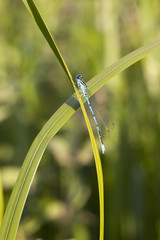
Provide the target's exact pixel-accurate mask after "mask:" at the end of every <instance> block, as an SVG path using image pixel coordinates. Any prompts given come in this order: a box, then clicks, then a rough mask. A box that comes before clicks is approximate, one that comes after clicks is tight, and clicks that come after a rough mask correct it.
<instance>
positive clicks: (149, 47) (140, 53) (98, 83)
mask: <svg viewBox="0 0 160 240" xmlns="http://www.w3.org/2000/svg"><path fill="white" fill-rule="evenodd" d="M158 49H160V39H158V40H155V41H153V42H150V43H148V44H146V45H144V46H143V47H141V48H138V49H137V50H135V51H133V52H131V53H129V54H128V55H126V56H124V57H122V58H121V59H119V60H118V61H117V62H115V63H114V64H112V65H111V66H110V67H108V68H106V69H105V70H103V71H102V72H100V73H99V74H97V75H96V76H95V77H93V78H92V79H91V80H90V81H89V82H88V83H87V85H88V87H89V91H90V92H91V95H93V94H94V93H95V92H96V91H97V90H99V89H100V88H101V87H103V86H104V84H106V83H107V82H108V81H109V80H110V79H111V78H113V77H114V76H116V75H117V74H118V73H120V72H122V71H123V70H125V69H127V68H128V67H129V66H131V65H133V64H134V63H136V62H138V61H139V60H141V59H142V58H144V57H145V56H147V55H148V54H150V53H152V52H153V51H155V50H158Z"/></svg>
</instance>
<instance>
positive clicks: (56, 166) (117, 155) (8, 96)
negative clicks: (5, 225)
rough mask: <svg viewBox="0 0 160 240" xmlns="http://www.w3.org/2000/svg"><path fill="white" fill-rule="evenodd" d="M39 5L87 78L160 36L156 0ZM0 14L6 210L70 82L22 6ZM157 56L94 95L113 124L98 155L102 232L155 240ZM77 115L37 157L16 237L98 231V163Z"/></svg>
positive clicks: (60, 0) (81, 235)
mask: <svg viewBox="0 0 160 240" xmlns="http://www.w3.org/2000/svg"><path fill="white" fill-rule="evenodd" d="M36 3H37V5H38V6H39V9H40V11H41V12H42V15H43V17H44V19H45V20H46V23H47V25H48V26H49V28H50V29H51V32H53V34H54V37H55V40H56V42H57V44H58V46H59V48H60V50H61V52H62V54H63V57H64V59H65V61H66V62H67V64H68V66H69V69H70V70H71V72H72V74H73V76H75V75H76V74H79V73H81V74H83V75H84V79H85V80H88V79H90V78H91V77H93V76H94V75H95V74H97V73H99V72H100V71H101V70H103V69H104V68H106V67H107V66H109V65H110V64H112V63H113V62H114V61H116V60H117V59H119V58H120V57H122V56H124V55H126V54H128V53H129V52H131V51H133V50H134V49H136V48H138V47H140V46H142V45H143V44H145V43H148V42H149V41H152V40H155V39H157V38H158V37H159V35H160V33H159V32H160V14H159V9H160V2H159V1H158V0H154V1H153V0H139V1H138V0H137V1H134V0H130V1H128V0H122V1H120V0H119V1H118V0H114V1H111V0H109V1H105V0H101V1H98V0H94V1H89V0H87V1H71V0H57V1H50V0H45V2H44V1H42V0H39V1H36ZM0 14H1V21H0V166H1V173H2V184H3V190H4V201H5V207H6V205H7V202H8V199H9V196H10V193H11V190H12V188H13V186H14V183H15V180H16V177H17V175H18V173H19V170H20V167H21V165H22V162H23V160H24V158H25V156H26V153H27V151H28V149H29V147H30V145H31V143H32V141H33V140H34V138H35V137H36V135H37V134H38V132H39V131H40V129H41V127H42V126H43V125H44V123H45V122H46V121H47V119H48V118H49V117H50V116H51V115H52V114H53V113H54V112H55V111H56V109H58V107H59V106H61V104H62V103H63V102H64V101H65V100H66V99H67V98H68V97H70V95H71V94H72V93H73V89H72V86H71V84H70V82H69V81H68V79H66V76H65V73H64V72H63V69H62V68H61V66H60V65H59V63H58V62H57V60H56V58H55V57H54V55H53V53H52V51H51V50H50V48H49V46H48V44H47V43H46V41H45V39H44V38H43V36H42V34H41V33H40V31H39V30H38V28H37V26H36V25H35V23H34V21H33V19H32V18H31V17H30V16H29V14H28V12H27V11H26V9H25V7H24V5H23V3H22V2H21V1H18V0H16V1H12V0H5V1H1V2H0ZM159 62H160V57H159V52H157V53H154V54H152V55H150V56H149V57H147V58H145V59H144V60H143V61H141V62H139V63H137V64H135V65H133V66H132V67H130V68H129V69H127V70H126V71H124V72H123V74H120V75H119V76H118V77H116V78H114V79H112V80H111V81H110V82H109V83H108V84H107V85H106V86H105V88H103V89H102V90H100V92H99V93H98V94H97V96H96V98H97V102H99V104H100V105H102V107H103V108H104V109H106V110H107V111H108V112H109V114H110V116H111V117H112V119H113V120H114V122H115V128H114V129H113V130H112V131H111V133H110V135H109V136H108V137H107V138H106V139H105V145H106V148H107V153H106V155H105V156H102V165H103V171H104V182H105V186H104V187H105V239H110V240H117V239H118V240H120V239H123V240H128V239H160V204H159V202H160V164H159V160H160V111H159V108H160V81H159V77H160V72H159V66H160V65H159ZM67 81H68V84H67ZM64 84H65V87H64ZM75 115H76V116H75V117H72V119H70V121H69V122H68V123H67V124H66V125H65V126H64V127H63V129H62V130H61V131H60V132H59V133H57V135H56V136H55V137H54V138H53V140H52V141H51V143H50V144H49V146H48V148H47V151H46V152H45V154H44V156H43V159H42V162H41V164H40V166H39V169H38V171H37V174H36V176H35V179H34V182H33V185H32V188H31V191H30V194H29V197H28V199H27V202H26V205H25V208H24V212H23V216H22V220H21V224H20V227H19V231H18V234H17V240H20V239H21V240H26V239H27V240H34V239H38V238H39V239H44V240H45V239H47V240H48V239H70V238H75V239H78V240H79V239H85V240H88V239H92V240H94V239H97V238H98V232H99V229H98V222H99V212H98V211H99V210H98V209H99V208H98V189H97V178H96V170H95V165H94V161H93V156H92V150H91V145H90V141H89V137H88V133H87V130H86V126H85V123H84V122H83V121H82V119H81V117H80V116H78V115H80V114H77V113H76V114H75ZM97 141H98V139H97Z"/></svg>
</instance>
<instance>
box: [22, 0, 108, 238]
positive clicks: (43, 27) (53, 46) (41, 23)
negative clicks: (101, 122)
mask: <svg viewBox="0 0 160 240" xmlns="http://www.w3.org/2000/svg"><path fill="white" fill-rule="evenodd" d="M26 1H27V3H28V6H27V9H28V7H29V12H31V13H32V14H31V15H32V16H33V17H34V19H35V21H36V23H37V25H38V27H39V29H40V30H41V32H42V33H43V35H44V37H45V38H46V40H47V42H48V43H49V45H50V47H51V49H52V50H53V52H54V54H55V55H56V57H57V59H58V61H59V62H60V64H61V66H62V67H63V69H64V70H65V72H66V74H67V76H68V77H69V79H70V80H71V83H72V85H73V87H74V90H75V93H76V95H77V98H78V99H79V102H80V106H81V109H82V112H83V115H84V118H85V121H86V125H87V128H88V132H89V135H90V139H91V143H92V149H93V153H94V157H95V162H96V169H97V176H98V183H99V185H98V186H99V190H100V191H99V193H100V195H99V197H100V215H101V216H100V240H103V228H104V213H103V212H104V211H103V212H102V211H101V210H104V209H103V208H104V207H103V205H104V203H103V202H104V201H103V196H102V193H103V189H102V186H103V176H102V171H100V169H101V168H100V166H99V165H101V162H100V157H99V153H98V148H97V145H96V141H95V138H94V135H93V131H92V128H91V125H90V121H89V119H88V116H87V113H86V111H85V108H84V106H83V102H82V100H81V98H80V96H79V92H78V91H77V89H76V87H75V84H74V81H73V79H72V76H71V74H70V71H69V69H68V67H67V65H66V63H65V61H64V59H63V57H62V55H61V53H60V51H59V49H58V47H57V45H56V43H55V41H54V39H53V37H52V35H51V33H50V31H49V29H48V28H47V26H46V24H45V22H44V20H43V19H42V17H41V15H40V13H39V11H38V8H37V7H36V5H35V3H34V2H33V1H32V0H23V2H24V4H25V5H27V3H26Z"/></svg>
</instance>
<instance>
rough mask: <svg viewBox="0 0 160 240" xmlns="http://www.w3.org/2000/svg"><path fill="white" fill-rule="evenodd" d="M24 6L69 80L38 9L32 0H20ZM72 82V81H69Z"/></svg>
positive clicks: (67, 71)
mask: <svg viewBox="0 0 160 240" xmlns="http://www.w3.org/2000/svg"><path fill="white" fill-rule="evenodd" d="M22 1H23V3H24V5H25V6H26V8H27V10H28V11H29V13H30V14H31V15H32V17H33V18H34V20H35V22H36V23H37V25H38V27H39V29H40V31H41V32H42V34H43V36H44V37H45V39H46V40H47V42H48V44H49V46H50V47H51V49H52V51H53V52H54V54H55V55H56V57H57V59H58V61H59V63H60V64H61V66H62V68H63V69H64V71H65V73H66V75H67V76H68V78H69V79H70V80H71V79H72V77H71V74H70V71H69V69H68V67H67V65H66V63H65V61H64V59H63V57H62V55H61V53H60V51H59V49H58V46H57V44H56V42H55V40H54V38H53V37H52V35H51V33H50V31H49V29H48V27H47V25H46V23H45V21H44V20H43V18H42V16H41V14H40V12H39V11H38V8H37V6H36V4H35V3H34V2H33V1H32V0H22ZM71 81H72V80H71Z"/></svg>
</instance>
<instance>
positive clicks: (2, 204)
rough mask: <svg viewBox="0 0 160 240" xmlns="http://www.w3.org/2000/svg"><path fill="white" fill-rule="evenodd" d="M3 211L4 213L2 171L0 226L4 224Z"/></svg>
mask: <svg viewBox="0 0 160 240" xmlns="http://www.w3.org/2000/svg"><path fill="white" fill-rule="evenodd" d="M3 211H4V201H3V186H2V179H1V171H0V226H1V224H2V219H3Z"/></svg>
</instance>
